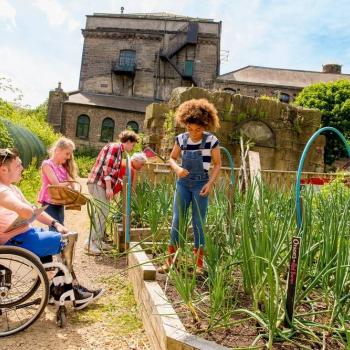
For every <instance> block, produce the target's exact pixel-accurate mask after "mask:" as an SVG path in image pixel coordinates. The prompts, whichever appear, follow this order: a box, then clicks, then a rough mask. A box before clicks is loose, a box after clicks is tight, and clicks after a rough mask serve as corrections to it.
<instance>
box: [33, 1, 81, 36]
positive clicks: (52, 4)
mask: <svg viewBox="0 0 350 350" xmlns="http://www.w3.org/2000/svg"><path fill="white" fill-rule="evenodd" d="M34 6H36V7H37V8H39V9H40V10H41V11H42V12H44V14H45V15H46V18H47V20H48V22H49V24H50V25H51V26H52V27H60V26H62V25H64V24H66V25H67V26H68V28H69V30H71V31H73V30H76V29H77V28H78V27H79V26H80V23H79V22H78V21H76V20H75V19H74V18H73V17H72V16H71V15H70V12H69V11H67V10H66V9H65V8H64V7H63V6H62V4H61V3H60V2H58V1H56V0H35V2H34Z"/></svg>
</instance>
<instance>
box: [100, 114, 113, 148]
mask: <svg viewBox="0 0 350 350" xmlns="http://www.w3.org/2000/svg"><path fill="white" fill-rule="evenodd" d="M113 136H114V120H113V119H111V118H105V119H104V120H103V122H102V127H101V141H103V142H110V141H112V140H113Z"/></svg>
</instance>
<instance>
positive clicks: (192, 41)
mask: <svg viewBox="0 0 350 350" xmlns="http://www.w3.org/2000/svg"><path fill="white" fill-rule="evenodd" d="M197 43H198V23H197V22H189V23H187V24H186V25H185V26H184V27H183V28H182V30H180V31H179V32H178V33H177V34H175V35H174V36H173V37H172V38H170V40H169V43H168V47H167V48H166V49H161V50H160V52H159V57H160V59H161V60H163V61H166V62H168V63H169V64H170V65H171V66H172V67H173V68H174V69H175V71H176V72H177V73H178V74H179V75H180V76H181V78H182V79H184V80H190V81H192V83H193V84H194V85H195V86H197V83H196V81H195V78H194V76H193V61H186V62H185V63H184V64H183V66H180V65H179V64H176V63H174V62H173V60H172V58H173V57H174V56H176V54H178V53H179V52H180V51H181V50H182V49H184V48H185V47H187V46H189V45H194V46H195V45H197Z"/></svg>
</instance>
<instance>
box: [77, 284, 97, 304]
mask: <svg viewBox="0 0 350 350" xmlns="http://www.w3.org/2000/svg"><path fill="white" fill-rule="evenodd" d="M73 291H74V297H75V300H74V301H73V307H74V309H75V310H82V309H84V308H85V307H86V306H88V305H89V304H90V303H91V302H92V300H93V298H94V296H93V294H92V293H89V292H88V291H86V290H83V289H82V288H81V286H79V285H76V286H73Z"/></svg>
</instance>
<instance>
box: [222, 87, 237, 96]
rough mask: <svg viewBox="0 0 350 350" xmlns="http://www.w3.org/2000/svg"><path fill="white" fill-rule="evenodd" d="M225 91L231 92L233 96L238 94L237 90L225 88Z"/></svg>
mask: <svg viewBox="0 0 350 350" xmlns="http://www.w3.org/2000/svg"><path fill="white" fill-rule="evenodd" d="M224 91H226V92H230V93H231V94H235V93H236V90H235V89H232V88H229V87H227V88H224Z"/></svg>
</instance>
